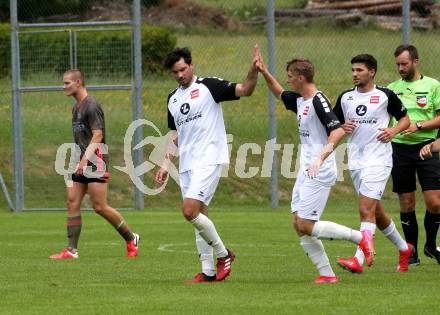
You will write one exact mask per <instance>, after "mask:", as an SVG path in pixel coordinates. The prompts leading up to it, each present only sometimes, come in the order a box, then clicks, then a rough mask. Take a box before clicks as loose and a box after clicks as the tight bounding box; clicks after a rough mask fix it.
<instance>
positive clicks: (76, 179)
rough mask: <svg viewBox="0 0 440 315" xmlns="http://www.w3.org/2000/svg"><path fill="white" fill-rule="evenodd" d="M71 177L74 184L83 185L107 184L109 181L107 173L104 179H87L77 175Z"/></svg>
mask: <svg viewBox="0 0 440 315" xmlns="http://www.w3.org/2000/svg"><path fill="white" fill-rule="evenodd" d="M71 177H72V180H73V181H74V182H77V183H81V184H88V183H107V182H108V180H109V174H108V172H106V173H105V174H104V176H102V177H85V176H84V175H77V174H72V175H71Z"/></svg>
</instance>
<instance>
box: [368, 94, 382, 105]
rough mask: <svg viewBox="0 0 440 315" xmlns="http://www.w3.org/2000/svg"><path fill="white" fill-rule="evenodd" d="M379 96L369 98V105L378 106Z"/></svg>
mask: <svg viewBox="0 0 440 315" xmlns="http://www.w3.org/2000/svg"><path fill="white" fill-rule="evenodd" d="M379 99H380V96H379V95H373V96H370V104H379Z"/></svg>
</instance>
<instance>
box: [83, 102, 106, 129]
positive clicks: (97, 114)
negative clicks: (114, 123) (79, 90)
mask: <svg viewBox="0 0 440 315" xmlns="http://www.w3.org/2000/svg"><path fill="white" fill-rule="evenodd" d="M86 119H87V123H88V124H89V126H90V129H92V130H97V129H101V130H103V129H104V111H103V110H102V108H101V106H100V105H99V104H98V103H89V107H88V111H87V118H86Z"/></svg>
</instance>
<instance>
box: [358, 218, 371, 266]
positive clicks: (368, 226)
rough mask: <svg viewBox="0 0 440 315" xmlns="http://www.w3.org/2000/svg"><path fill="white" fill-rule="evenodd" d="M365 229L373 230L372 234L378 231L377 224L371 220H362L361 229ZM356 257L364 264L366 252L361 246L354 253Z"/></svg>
mask: <svg viewBox="0 0 440 315" xmlns="http://www.w3.org/2000/svg"><path fill="white" fill-rule="evenodd" d="M364 230H369V231H371V234H372V235H374V232H375V231H376V224H375V223H371V222H365V221H364V222H361V228H360V231H364ZM354 257H356V258H357V260H358V262H359V264H360V265H361V266H362V265H363V264H364V262H365V255H364V252H363V251H362V249H360V248H359V247H358V248H357V250H356V254H355V255H354Z"/></svg>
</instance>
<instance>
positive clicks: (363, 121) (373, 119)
mask: <svg viewBox="0 0 440 315" xmlns="http://www.w3.org/2000/svg"><path fill="white" fill-rule="evenodd" d="M353 120H354V122H355V123H356V124H371V125H374V124H377V121H378V119H377V117H366V118H356V119H353Z"/></svg>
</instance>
